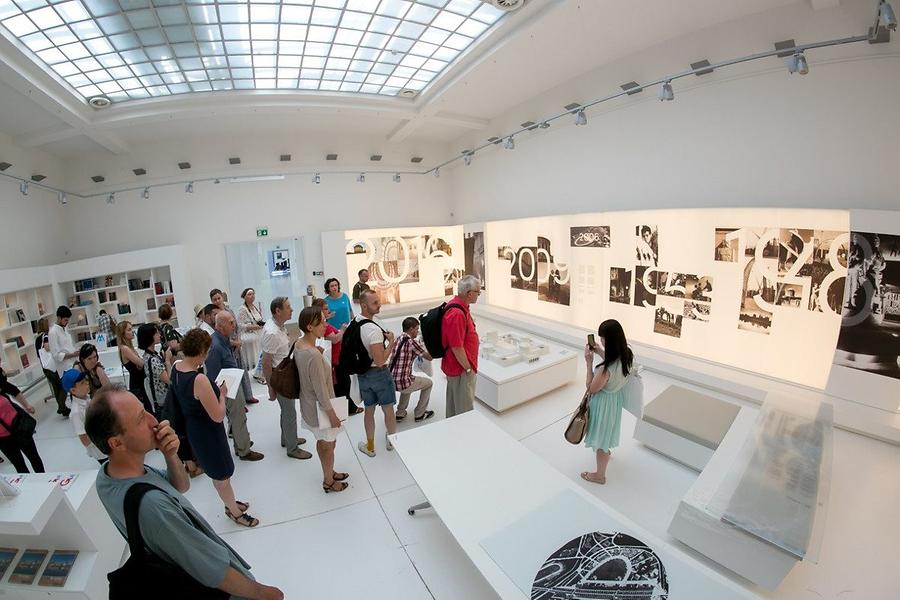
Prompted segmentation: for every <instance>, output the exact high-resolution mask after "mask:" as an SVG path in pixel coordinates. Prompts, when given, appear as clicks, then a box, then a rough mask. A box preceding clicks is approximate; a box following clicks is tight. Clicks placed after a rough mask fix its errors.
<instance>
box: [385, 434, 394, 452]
mask: <svg viewBox="0 0 900 600" xmlns="http://www.w3.org/2000/svg"><path fill="white" fill-rule="evenodd" d="M384 447H385V448H387V449H388V450H393V449H394V445H393V444H392V443H391V438H389V437H388V434H384Z"/></svg>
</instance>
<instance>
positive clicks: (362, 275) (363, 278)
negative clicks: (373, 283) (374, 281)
mask: <svg viewBox="0 0 900 600" xmlns="http://www.w3.org/2000/svg"><path fill="white" fill-rule="evenodd" d="M357 275H359V281H357V282H356V283H355V284H354V285H353V302H355V303H356V304H359V295H360V294H362V293H363V292H364V291H366V290H367V289H369V284H368V283H366V282H367V281H369V270H368V269H360V270H359V273H358V274H357Z"/></svg>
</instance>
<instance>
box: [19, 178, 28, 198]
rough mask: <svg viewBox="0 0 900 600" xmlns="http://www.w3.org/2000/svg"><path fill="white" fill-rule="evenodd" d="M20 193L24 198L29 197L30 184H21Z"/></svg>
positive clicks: (25, 182) (24, 182)
mask: <svg viewBox="0 0 900 600" xmlns="http://www.w3.org/2000/svg"><path fill="white" fill-rule="evenodd" d="M19 191H20V192H22V195H23V196H27V195H28V182H27V181H23V182H22V183H20V184H19Z"/></svg>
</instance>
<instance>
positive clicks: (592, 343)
mask: <svg viewBox="0 0 900 600" xmlns="http://www.w3.org/2000/svg"><path fill="white" fill-rule="evenodd" d="M596 345H597V342H595V341H594V334H593V333H589V334H588V348H590V349H591V350H593V349H594V346H596Z"/></svg>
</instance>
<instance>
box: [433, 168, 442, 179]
mask: <svg viewBox="0 0 900 600" xmlns="http://www.w3.org/2000/svg"><path fill="white" fill-rule="evenodd" d="M434 176H435V177H440V176H441V168H440V167H435V168H434Z"/></svg>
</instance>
